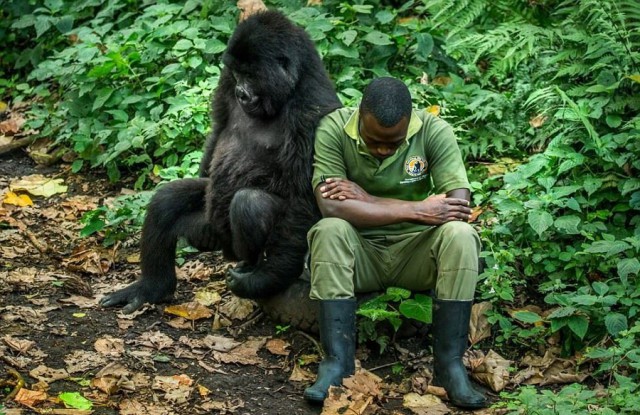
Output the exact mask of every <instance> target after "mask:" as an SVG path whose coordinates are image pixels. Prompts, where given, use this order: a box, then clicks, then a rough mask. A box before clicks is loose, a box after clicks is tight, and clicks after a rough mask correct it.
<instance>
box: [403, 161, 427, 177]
mask: <svg viewBox="0 0 640 415" xmlns="http://www.w3.org/2000/svg"><path fill="white" fill-rule="evenodd" d="M426 168H427V162H426V160H425V159H423V158H422V157H420V156H411V157H409V158H408V159H407V161H405V162H404V171H406V172H407V173H408V174H409V176H413V177H415V176H420V175H421V174H423V173H424V171H425V169H426Z"/></svg>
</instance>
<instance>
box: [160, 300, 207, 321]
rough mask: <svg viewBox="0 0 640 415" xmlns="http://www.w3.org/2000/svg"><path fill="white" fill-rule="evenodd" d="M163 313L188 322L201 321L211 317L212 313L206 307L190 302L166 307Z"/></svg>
mask: <svg viewBox="0 0 640 415" xmlns="http://www.w3.org/2000/svg"><path fill="white" fill-rule="evenodd" d="M164 312H165V313H167V314H173V315H175V316H179V317H182V318H186V319H188V320H192V321H194V320H201V319H204V318H209V317H211V316H213V312H212V311H211V310H210V309H208V308H207V307H205V306H203V305H202V304H200V303H199V302H197V301H191V302H189V303H183V304H178V305H172V306H169V307H166V308H165V309H164Z"/></svg>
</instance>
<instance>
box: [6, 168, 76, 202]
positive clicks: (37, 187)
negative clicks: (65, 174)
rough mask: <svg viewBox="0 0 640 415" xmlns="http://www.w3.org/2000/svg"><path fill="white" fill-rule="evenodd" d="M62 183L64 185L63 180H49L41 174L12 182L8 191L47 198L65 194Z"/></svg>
mask: <svg viewBox="0 0 640 415" xmlns="http://www.w3.org/2000/svg"><path fill="white" fill-rule="evenodd" d="M62 183H64V180H63V179H51V178H48V177H45V176H43V175H41V174H32V175H30V176H24V177H22V178H21V179H17V180H14V181H12V182H11V183H10V184H9V190H11V191H12V192H17V191H23V192H27V193H30V194H32V195H34V196H42V197H45V198H47V197H51V196H53V195H55V194H58V193H65V192H66V191H67V186H65V185H64V184H62Z"/></svg>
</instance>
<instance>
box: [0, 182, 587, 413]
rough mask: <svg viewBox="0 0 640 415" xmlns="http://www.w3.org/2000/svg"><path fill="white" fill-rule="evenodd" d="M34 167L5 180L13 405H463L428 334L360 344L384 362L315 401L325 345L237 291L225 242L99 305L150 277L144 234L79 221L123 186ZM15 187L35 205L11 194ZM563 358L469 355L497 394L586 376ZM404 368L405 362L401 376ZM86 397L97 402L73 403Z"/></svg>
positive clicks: (0, 219) (28, 409)
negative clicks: (172, 285)
mask: <svg viewBox="0 0 640 415" xmlns="http://www.w3.org/2000/svg"><path fill="white" fill-rule="evenodd" d="M25 177H26V179H25V178H24V177H23V178H15V179H6V178H1V177H0V201H2V203H0V224H1V225H2V226H0V253H1V254H2V264H3V267H2V268H0V295H1V296H2V301H1V302H0V313H1V314H0V319H1V320H0V327H1V331H0V362H1V364H0V382H2V383H0V384H1V385H3V386H4V389H1V390H0V399H7V400H6V402H5V406H6V411H7V413H8V414H31V413H53V414H55V413H58V414H71V415H73V414H88V413H96V414H184V413H190V414H207V413H222V414H245V413H246V414H280V413H294V414H320V413H322V414H329V415H330V414H338V413H340V414H343V413H353V414H393V415H397V414H423V413H424V414H426V413H429V414H447V413H452V414H459V413H466V412H464V411H460V410H458V409H456V408H455V407H453V406H450V405H448V400H447V396H446V392H445V391H444V389H442V388H440V387H438V386H436V385H434V383H433V376H432V374H431V372H430V369H429V368H430V367H431V363H432V362H431V360H432V359H431V357H430V355H429V353H428V346H427V344H428V343H427V342H425V339H421V338H415V337H414V338H408V339H395V343H394V347H393V348H389V349H391V350H388V351H386V352H385V353H384V354H382V355H380V354H379V353H378V352H377V351H376V350H375V349H371V347H370V346H369V345H360V346H359V352H358V356H359V357H360V358H362V359H364V360H362V361H361V362H360V363H361V364H364V366H365V367H369V368H374V371H367V370H366V369H363V368H359V369H358V371H357V372H356V374H355V375H353V376H352V377H350V378H348V379H345V381H344V385H343V386H341V387H332V389H331V392H330V396H329V398H328V399H327V401H326V403H325V405H324V407H323V408H322V407H313V406H310V405H308V404H306V403H305V402H304V400H303V399H302V391H303V390H304V388H305V387H307V386H309V385H310V384H312V383H313V381H314V378H315V372H316V371H317V363H318V362H319V360H320V351H319V350H318V349H317V346H316V345H317V343H315V342H312V341H310V340H309V339H308V336H309V335H308V334H305V335H300V334H299V332H297V331H296V329H295V328H291V329H289V330H285V331H284V332H279V331H276V323H275V322H272V321H269V320H267V319H265V318H263V316H262V314H261V312H260V309H259V307H258V306H257V304H256V303H254V302H253V301H249V300H244V299H239V298H237V297H235V296H233V295H231V294H230V293H229V292H228V291H227V290H226V287H225V284H224V270H225V269H226V268H227V267H229V266H231V265H232V264H229V263H226V262H224V261H223V260H222V259H221V257H220V256H219V255H218V254H215V253H202V254H193V255H190V256H188V257H186V258H185V263H184V265H183V266H181V267H180V268H179V269H178V275H179V279H180V283H179V284H178V292H177V293H176V298H175V299H174V300H173V301H172V302H171V303H170V304H168V305H159V306H152V305H146V306H144V307H143V308H142V309H141V310H139V311H137V312H136V313H133V314H132V315H123V314H122V313H120V312H119V311H118V309H101V308H99V307H98V300H99V299H100V298H101V297H102V296H103V295H105V294H106V293H109V292H111V291H113V290H115V289H118V288H122V287H124V286H126V285H127V284H129V283H130V282H131V281H133V280H134V279H135V278H136V277H137V276H138V275H139V265H137V261H131V258H134V259H135V258H136V255H137V242H136V241H135V237H134V236H131V238H132V240H133V242H132V241H124V243H122V244H117V245H116V246H112V247H109V248H105V247H103V246H102V245H101V239H100V235H98V236H93V237H88V238H80V236H79V230H80V229H81V228H82V225H81V223H80V222H79V219H80V217H81V216H82V214H83V213H84V212H86V211H88V210H91V209H94V208H95V207H97V206H99V205H100V204H102V203H104V201H105V200H106V199H107V198H110V197H111V196H113V195H115V194H118V193H122V191H121V189H117V188H113V187H112V186H110V185H109V184H108V183H106V181H105V180H101V179H97V180H96V179H88V178H83V177H81V176H76V175H70V174H68V172H65V171H62V172H56V173H54V174H52V175H43V176H42V177H38V178H34V175H33V174H28V175H26V176H25ZM18 179H21V180H18ZM88 181H91V185H90V186H88V185H87V183H88ZM10 188H11V189H12V191H17V192H22V194H28V195H30V196H29V199H30V200H31V201H32V205H26V206H20V205H19V204H13V203H11V199H8V198H7V194H9V191H10V190H9V189H10ZM34 189H35V190H34ZM38 193H40V195H38ZM7 200H8V202H7ZM490 310H491V306H490V304H488V303H478V304H476V305H475V306H474V308H473V316H472V322H471V326H470V340H471V343H472V344H480V345H483V344H485V343H483V342H485V341H487V339H490V338H491V336H492V331H491V326H490V324H489V323H488V319H487V316H486V313H487V312H488V311H490ZM276 333H279V334H276ZM394 350H395V352H394ZM483 350H484V351H486V354H485V353H483ZM558 356H559V355H558V354H557V352H556V351H555V349H553V348H549V350H547V351H546V353H544V354H543V356H527V357H525V358H524V359H521V360H520V361H510V360H509V359H505V358H503V357H502V356H500V355H499V354H498V353H496V352H495V351H493V350H490V349H489V348H488V347H483V348H480V349H478V348H473V349H471V350H469V351H468V353H467V354H466V355H465V359H464V362H465V364H466V365H467V367H468V368H469V369H470V370H471V372H472V377H473V378H474V379H475V380H476V381H477V382H479V383H480V384H482V385H483V386H484V387H485V388H486V391H488V392H489V394H490V396H491V397H492V399H493V400H495V399H496V398H495V396H496V395H491V393H492V392H493V393H496V392H499V391H501V390H504V389H505V388H509V387H512V386H513V385H517V384H521V383H527V384H534V385H549V384H554V383H564V382H580V381H582V380H584V378H585V377H586V375H585V374H583V373H581V372H580V370H579V366H578V365H577V363H576V360H575V358H559V357H558ZM394 365H399V366H401V367H403V370H402V371H401V372H400V373H399V374H393V373H392V372H391V370H390V368H391V367H392V366H394ZM516 369H519V371H517V370H516ZM14 372H15V373H16V374H17V376H18V377H16V376H14V375H12V373H14ZM20 379H22V382H23V383H21V381H20ZM5 391H15V392H16V393H15V394H12V395H11V396H10V397H9V392H5ZM63 394H66V395H63ZM60 396H64V397H65V399H66V400H63V399H61V398H60ZM85 400H86V401H87V402H89V403H90V404H91V407H90V408H87V407H82V408H79V407H73V406H74V405H76V403H77V405H84V404H81V403H78V402H85ZM65 402H66V403H65ZM69 402H72V403H69ZM73 402H76V403H73ZM77 405H76V406H77ZM482 413H483V414H489V413H499V412H493V410H484V411H482Z"/></svg>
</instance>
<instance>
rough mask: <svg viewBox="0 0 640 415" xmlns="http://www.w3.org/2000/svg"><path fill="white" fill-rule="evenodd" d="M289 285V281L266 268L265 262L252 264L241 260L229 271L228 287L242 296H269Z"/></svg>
mask: <svg viewBox="0 0 640 415" xmlns="http://www.w3.org/2000/svg"><path fill="white" fill-rule="evenodd" d="M287 285H288V281H283V280H282V279H281V278H280V277H279V276H278V275H277V274H274V273H273V272H270V271H269V270H267V269H265V267H264V263H262V264H259V265H257V266H251V265H247V264H246V263H244V262H240V263H238V266H237V267H235V268H231V269H229V270H228V271H227V287H229V289H230V290H231V292H233V293H234V294H235V295H237V296H238V297H242V298H252V299H256V298H268V297H270V296H272V295H274V294H275V293H278V292H280V291H281V290H282V289H283V288H284V287H286V286H287Z"/></svg>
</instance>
